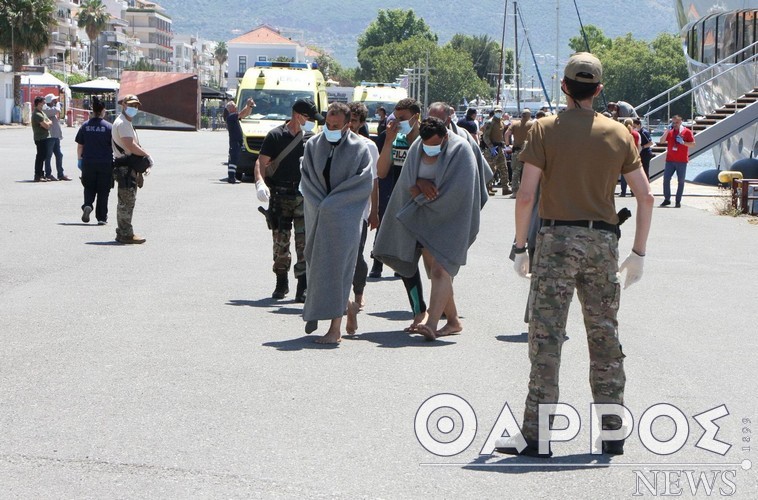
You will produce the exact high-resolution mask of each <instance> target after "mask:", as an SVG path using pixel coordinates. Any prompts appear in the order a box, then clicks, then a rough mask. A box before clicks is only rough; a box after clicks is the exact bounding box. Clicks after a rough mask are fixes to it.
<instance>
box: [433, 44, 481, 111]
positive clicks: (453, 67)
mask: <svg viewBox="0 0 758 500" xmlns="http://www.w3.org/2000/svg"><path fill="white" fill-rule="evenodd" d="M430 66H431V67H432V68H433V69H432V71H431V76H430V77H429V102H430V103H432V102H435V101H444V102H447V103H448V104H451V105H453V106H457V105H458V104H459V103H460V102H462V101H463V98H466V99H469V100H470V99H472V98H474V97H476V96H481V97H484V96H487V97H489V96H490V95H491V94H492V91H491V88H490V86H489V85H488V84H487V81H486V80H484V79H482V78H479V77H478V75H477V72H476V70H475V69H474V65H473V63H472V61H471V58H470V56H469V53H468V52H466V51H461V50H456V49H454V48H452V47H450V46H446V47H443V48H440V49H438V50H436V51H435V52H434V53H433V55H432V57H431V63H430Z"/></svg>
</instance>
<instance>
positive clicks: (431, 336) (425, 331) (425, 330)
mask: <svg viewBox="0 0 758 500" xmlns="http://www.w3.org/2000/svg"><path fill="white" fill-rule="evenodd" d="M416 333H420V334H421V335H423V336H424V338H425V339H426V340H428V341H430V342H431V341H432V340H437V336H436V335H435V333H434V330H432V329H431V328H430V327H428V326H426V325H424V324H419V325H416Z"/></svg>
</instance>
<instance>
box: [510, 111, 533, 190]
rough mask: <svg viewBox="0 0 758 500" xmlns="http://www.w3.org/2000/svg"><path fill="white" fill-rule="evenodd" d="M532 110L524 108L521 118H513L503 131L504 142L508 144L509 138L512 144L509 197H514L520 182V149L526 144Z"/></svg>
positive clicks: (522, 166) (522, 164)
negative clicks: (510, 193) (510, 192)
mask: <svg viewBox="0 0 758 500" xmlns="http://www.w3.org/2000/svg"><path fill="white" fill-rule="evenodd" d="M532 123H533V121H532V112H531V110H529V109H528V108H527V109H524V110H523V111H522V112H521V119H520V120H518V121H516V120H514V121H513V122H512V123H511V125H510V127H508V130H506V131H505V143H506V144H508V143H509V142H510V141H511V139H512V140H513V146H512V147H511V151H512V152H511V170H512V171H513V174H512V176H511V190H512V191H513V194H512V195H511V198H515V197H516V193H518V188H519V184H520V183H521V171H522V170H523V168H524V163H523V162H522V161H521V159H520V157H521V150H522V149H523V148H524V146H526V135H527V134H528V133H529V129H530V128H532Z"/></svg>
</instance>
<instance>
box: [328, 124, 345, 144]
mask: <svg viewBox="0 0 758 500" xmlns="http://www.w3.org/2000/svg"><path fill="white" fill-rule="evenodd" d="M324 137H326V140H327V141H329V142H339V141H340V139H342V129H339V130H329V129H328V128H326V127H324Z"/></svg>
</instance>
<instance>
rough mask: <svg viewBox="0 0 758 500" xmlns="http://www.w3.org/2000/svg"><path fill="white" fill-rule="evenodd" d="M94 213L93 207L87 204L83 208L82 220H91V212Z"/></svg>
mask: <svg viewBox="0 0 758 500" xmlns="http://www.w3.org/2000/svg"><path fill="white" fill-rule="evenodd" d="M91 213H92V207H91V206H89V205H85V206H84V208H83V209H82V222H89V214H91Z"/></svg>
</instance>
